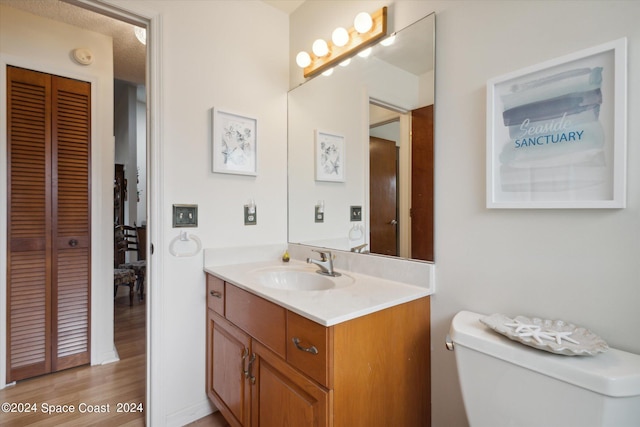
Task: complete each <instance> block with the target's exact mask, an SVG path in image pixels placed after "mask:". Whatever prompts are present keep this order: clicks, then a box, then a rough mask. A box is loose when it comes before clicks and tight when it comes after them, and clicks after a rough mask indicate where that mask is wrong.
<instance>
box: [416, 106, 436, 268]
mask: <svg viewBox="0 0 640 427" xmlns="http://www.w3.org/2000/svg"><path fill="white" fill-rule="evenodd" d="M433 156H434V153H433V105H429V106H426V107H423V108H419V109H417V110H413V111H412V112H411V258H413V259H420V260H424V261H434V239H433V228H434V220H433V218H434V212H433V209H434V206H433V191H434V190H433V188H434V179H433V173H434V161H433V159H434V157H433Z"/></svg>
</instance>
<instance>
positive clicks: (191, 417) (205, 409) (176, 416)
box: [165, 399, 218, 427]
mask: <svg viewBox="0 0 640 427" xmlns="http://www.w3.org/2000/svg"><path fill="white" fill-rule="evenodd" d="M217 410H218V408H216V407H215V406H214V405H213V403H211V401H210V400H209V399H204V400H201V401H200V402H198V403H196V404H195V405H191V406H188V407H186V408H184V409H181V410H179V411H178V412H174V413H173V414H169V415H167V418H166V423H165V425H166V426H167V427H174V426H175V427H181V426H184V425H186V424H189V423H192V422H194V421H196V420H199V419H200V418H202V417H206V416H207V415H209V414H212V413H213V412H215V411H217Z"/></svg>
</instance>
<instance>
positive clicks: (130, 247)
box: [114, 225, 138, 267]
mask: <svg viewBox="0 0 640 427" xmlns="http://www.w3.org/2000/svg"><path fill="white" fill-rule="evenodd" d="M114 243H115V247H114V258H115V259H114V267H118V265H120V264H122V263H124V262H125V260H126V253H127V252H135V253H136V254H137V253H138V232H137V229H136V227H131V226H130V225H116V227H115V230H114ZM136 259H137V258H136ZM131 261H134V260H131Z"/></svg>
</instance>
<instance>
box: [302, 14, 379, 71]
mask: <svg viewBox="0 0 640 427" xmlns="http://www.w3.org/2000/svg"><path fill="white" fill-rule="evenodd" d="M365 15H366V16H365ZM341 30H344V29H341V28H337V29H336V30H335V31H334V32H333V34H332V37H331V41H330V42H326V41H324V40H322V39H318V40H316V41H315V42H314V43H313V46H312V52H313V54H309V53H307V52H300V53H298V55H297V56H296V64H298V66H299V67H300V68H303V69H304V74H303V75H304V77H311V76H314V75H316V74H319V73H322V72H324V71H326V70H328V69H330V68H332V67H333V66H334V65H335V64H337V63H341V62H343V61H345V60H346V59H349V58H351V57H352V56H354V55H355V54H357V53H358V52H360V51H362V50H364V49H366V48H368V47H370V46H372V45H373V44H374V43H375V42H377V41H378V40H380V39H381V38H383V37H385V36H386V35H387V7H386V6H385V7H382V8H381V9H379V10H377V11H375V12H374V13H373V14H371V15H370V14H368V13H366V12H362V13H359V14H358V15H357V16H356V19H355V20H354V26H353V27H352V28H350V29H349V30H344V32H343V31H341ZM345 32H346V33H347V37H346V41H345V37H344V33H345ZM343 42H344V43H345V44H344V45H341V43H343ZM316 44H317V46H316ZM321 45H322V46H321ZM325 45H326V48H327V49H326V52H325V50H324V49H323V48H321V47H324V46H325ZM307 57H308V58H309V61H306V58H307ZM307 62H308V63H307Z"/></svg>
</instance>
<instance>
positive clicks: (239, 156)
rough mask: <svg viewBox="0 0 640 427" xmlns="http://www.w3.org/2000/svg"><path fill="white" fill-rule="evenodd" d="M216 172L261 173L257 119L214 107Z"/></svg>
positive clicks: (213, 132)
mask: <svg viewBox="0 0 640 427" xmlns="http://www.w3.org/2000/svg"><path fill="white" fill-rule="evenodd" d="M211 115H212V117H211V121H212V125H213V129H212V136H213V142H212V145H213V150H212V152H213V153H212V156H213V159H212V161H213V172H219V173H233V174H240V175H257V174H258V170H257V154H258V145H257V144H258V139H257V130H258V129H257V127H258V123H257V120H256V119H253V118H250V117H245V116H241V115H238V114H233V113H228V112H225V111H221V110H218V109H216V108H213V109H212V110H211Z"/></svg>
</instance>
